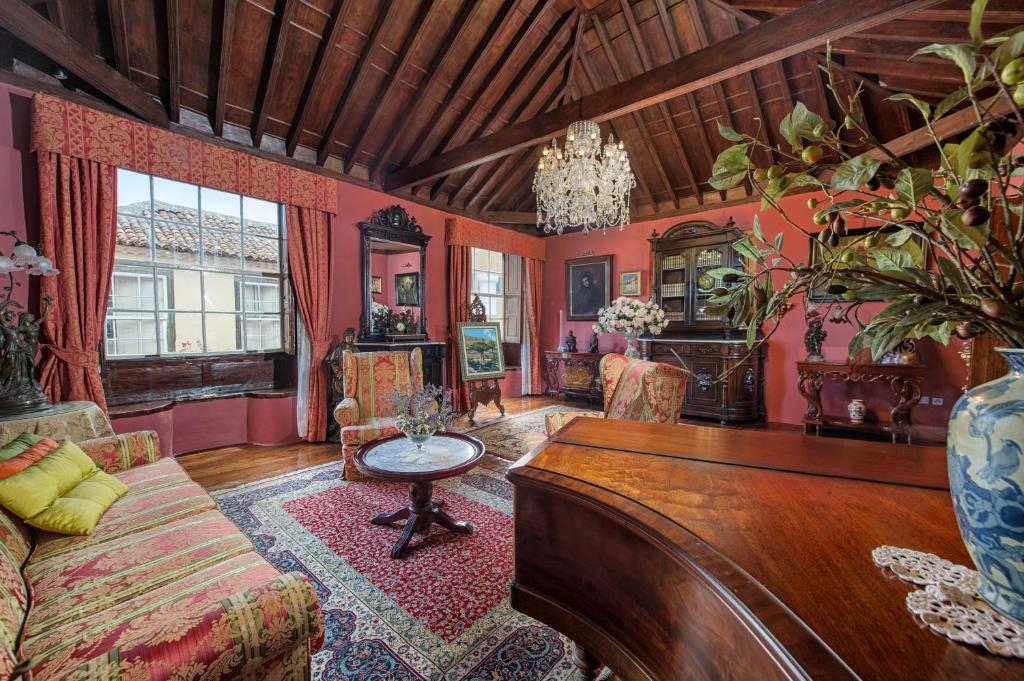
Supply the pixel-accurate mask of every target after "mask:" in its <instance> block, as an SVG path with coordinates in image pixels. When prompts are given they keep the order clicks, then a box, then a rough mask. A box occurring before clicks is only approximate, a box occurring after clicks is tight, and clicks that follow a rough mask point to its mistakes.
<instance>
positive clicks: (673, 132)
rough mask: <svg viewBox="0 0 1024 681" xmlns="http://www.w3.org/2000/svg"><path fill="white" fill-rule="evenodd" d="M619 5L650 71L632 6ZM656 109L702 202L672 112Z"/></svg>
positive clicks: (651, 65) (650, 62) (665, 106)
mask: <svg viewBox="0 0 1024 681" xmlns="http://www.w3.org/2000/svg"><path fill="white" fill-rule="evenodd" d="M620 4H621V7H622V14H623V16H624V17H625V18H626V26H627V27H628V28H629V34H630V37H631V38H632V42H633V49H634V50H635V51H636V53H637V55H638V56H639V57H640V64H641V65H642V66H643V68H644V71H650V70H651V69H653V68H654V57H653V56H652V55H651V51H650V48H648V46H647V42H646V41H645V40H644V37H643V35H642V34H641V32H640V25H639V24H638V23H637V21H636V13H635V12H633V6H632V5H631V4H630V3H629V0H621V2H620ZM657 107H658V113H659V114H660V115H661V122H662V124H663V125H664V126H665V131H666V133H667V134H668V138H669V141H670V142H672V146H673V148H674V149H675V152H676V157H677V158H678V159H679V163H680V164H682V166H683V173H684V174H685V175H686V179H687V181H689V183H690V187H691V188H692V189H693V195H694V196H695V197H697V201H699V202H703V200H704V197H703V195H702V194H701V191H700V186H699V183H698V182H697V176H696V175H695V174H694V172H693V165H692V164H691V163H690V159H689V158H688V157H687V156H686V148H685V147H684V145H683V141H682V138H681V137H680V135H679V129H678V128H677V127H676V124H675V121H674V120H673V118H672V112H671V111H669V108H668V104H666V103H665V102H658V105H657ZM677 203H678V201H677Z"/></svg>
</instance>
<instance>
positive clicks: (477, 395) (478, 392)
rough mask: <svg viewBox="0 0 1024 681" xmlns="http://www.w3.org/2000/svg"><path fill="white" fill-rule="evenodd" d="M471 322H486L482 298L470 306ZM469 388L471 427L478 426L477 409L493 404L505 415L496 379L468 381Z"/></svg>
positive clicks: (475, 298) (485, 309) (478, 297)
mask: <svg viewBox="0 0 1024 681" xmlns="http://www.w3.org/2000/svg"><path fill="white" fill-rule="evenodd" d="M469 321H471V322H486V321H487V308H486V307H484V304H483V301H481V300H480V296H477V295H474V296H473V302H472V303H470V304H469ZM466 385H468V386H469V406H470V410H469V425H471V426H472V425H476V421H474V418H475V417H476V408H477V407H479V406H481V405H483V406H487V405H488V404H490V403H491V402H493V403H494V406H496V407H497V408H498V411H500V412H501V415H502V416H504V415H505V405H503V404H502V403H501V385H499V384H498V379H496V378H485V379H480V380H477V381H466Z"/></svg>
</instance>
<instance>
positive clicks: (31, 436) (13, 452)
mask: <svg viewBox="0 0 1024 681" xmlns="http://www.w3.org/2000/svg"><path fill="white" fill-rule="evenodd" d="M42 439H43V436H42V435H36V434H35V433H22V434H21V435H19V436H18V437H16V438H14V439H13V440H11V441H10V442H8V443H7V444H5V445H4V446H3V447H0V461H6V460H7V459H11V458H14V457H15V456H18V454H21V453H22V452H23V451H25V450H26V449H28V448H29V447H31V446H32V445H34V444H35V443H37V442H39V441H40V440H42Z"/></svg>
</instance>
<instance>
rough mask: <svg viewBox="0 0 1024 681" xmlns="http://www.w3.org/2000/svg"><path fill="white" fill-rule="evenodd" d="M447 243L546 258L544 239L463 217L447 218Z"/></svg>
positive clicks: (541, 258) (539, 258)
mask: <svg viewBox="0 0 1024 681" xmlns="http://www.w3.org/2000/svg"><path fill="white" fill-rule="evenodd" d="M445 243H446V244H447V245H449V246H470V247H473V248H486V249H487V250H489V251H500V252H502V253H509V254H511V255H521V256H523V257H524V258H533V259H534V260H544V249H545V242H544V239H541V238H540V237H538V236H530V235H529V234H520V233H519V232H513V231H512V230H510V229H502V228H501V227H492V226H491V225H485V224H483V223H481V222H474V221H472V220H466V219H463V218H448V219H447V220H445Z"/></svg>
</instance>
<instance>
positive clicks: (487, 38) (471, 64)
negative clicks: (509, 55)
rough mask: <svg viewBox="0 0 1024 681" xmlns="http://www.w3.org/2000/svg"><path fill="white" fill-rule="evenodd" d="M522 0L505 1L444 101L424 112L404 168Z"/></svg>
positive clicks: (471, 74) (470, 76)
mask: <svg viewBox="0 0 1024 681" xmlns="http://www.w3.org/2000/svg"><path fill="white" fill-rule="evenodd" d="M519 2H520V0H505V2H504V3H503V4H502V5H501V7H500V8H499V9H498V13H497V14H496V15H495V16H494V19H493V20H492V21H491V24H490V25H489V26H488V27H487V31H486V32H485V33H484V36H483V38H482V39H481V40H480V42H478V43H477V45H476V48H474V50H473V53H472V54H471V55H470V56H469V59H467V60H466V61H465V63H464V64H463V67H462V70H461V71H460V72H459V75H458V76H456V78H455V80H454V81H453V82H452V84H451V86H450V87H449V88H448V91H447V92H446V93H445V95H444V99H442V100H441V103H440V105H438V107H437V108H435V109H433V110H432V111H423V112H422V121H423V123H422V124H421V125H420V126H419V127H418V128H417V131H418V133H419V134H418V135H416V137H415V138H414V139H415V142H414V143H413V145H412V147H411V148H410V149H409V151H408V152H406V154H405V157H404V158H403V159H402V163H401V165H402V166H407V165H409V164H410V163H412V162H413V160H415V159H416V158H417V156H418V155H419V153H420V151H421V150H422V149H423V145H425V144H426V143H427V138H428V137H429V136H430V135H429V134H427V132H426V130H424V129H422V128H423V126H425V125H427V124H428V123H436V122H437V120H438V119H439V118H440V117H441V116H443V115H444V113H445V112H446V111H447V110H448V107H449V106H451V104H452V102H454V101H455V99H456V97H458V96H460V95H461V94H462V88H463V86H465V85H466V83H467V82H469V81H470V80H471V79H472V78H473V76H475V75H476V73H477V70H478V69H481V68H483V64H484V59H483V56H484V54H485V53H486V52H487V50H488V49H489V48H490V47H491V46H492V45H493V44H494V41H495V40H496V39H497V38H498V36H499V35H501V34H502V33H504V32H505V30H506V29H507V28H508V27H509V25H510V24H511V21H512V19H513V17H515V15H516V12H515V11H514V10H515V8H516V7H517V6H518V5H519ZM435 112H440V113H439V114H437V115H436V116H435V115H430V114H431V113H435Z"/></svg>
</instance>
